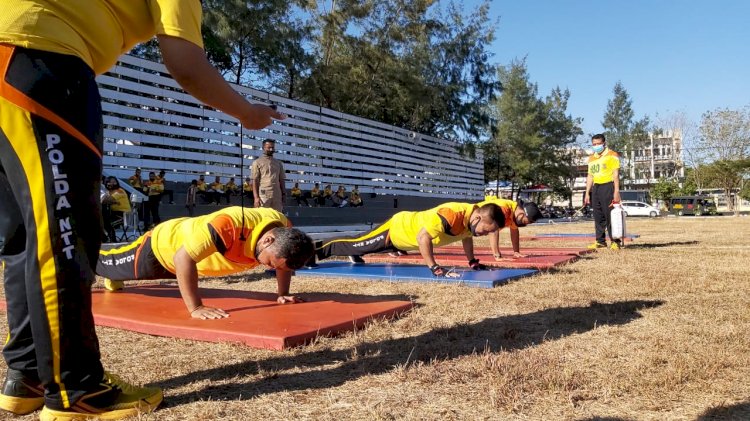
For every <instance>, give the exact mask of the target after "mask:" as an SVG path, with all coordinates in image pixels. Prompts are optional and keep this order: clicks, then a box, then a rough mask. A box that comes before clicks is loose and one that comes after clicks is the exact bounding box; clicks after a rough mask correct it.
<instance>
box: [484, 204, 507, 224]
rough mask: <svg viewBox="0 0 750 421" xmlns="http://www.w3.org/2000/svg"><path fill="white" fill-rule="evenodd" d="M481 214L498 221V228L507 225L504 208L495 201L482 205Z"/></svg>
mask: <svg viewBox="0 0 750 421" xmlns="http://www.w3.org/2000/svg"><path fill="white" fill-rule="evenodd" d="M479 215H481V216H482V217H485V216H489V217H490V218H492V220H493V221H495V222H496V223H497V227H498V228H502V227H504V226H505V214H504V213H503V209H502V208H501V207H500V206H498V205H496V204H494V203H488V204H486V205H484V206H482V207H480V208H479Z"/></svg>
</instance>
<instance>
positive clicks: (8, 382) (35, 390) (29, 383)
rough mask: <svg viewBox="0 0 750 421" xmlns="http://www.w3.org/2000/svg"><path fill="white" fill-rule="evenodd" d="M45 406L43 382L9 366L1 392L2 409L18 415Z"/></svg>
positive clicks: (0, 407)
mask: <svg viewBox="0 0 750 421" xmlns="http://www.w3.org/2000/svg"><path fill="white" fill-rule="evenodd" d="M42 406H44V388H43V387H42V383H41V382H40V381H39V380H37V379H36V376H35V377H34V378H32V377H30V376H24V374H23V373H22V372H20V371H18V370H13V369H12V368H9V369H8V371H7V373H6V375H5V384H4V385H3V391H2V393H0V409H3V410H5V411H8V412H12V413H14V414H16V415H25V414H30V413H32V412H34V411H36V410H37V409H39V408H41V407H42Z"/></svg>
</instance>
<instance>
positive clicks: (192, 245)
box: [96, 206, 314, 320]
mask: <svg viewBox="0 0 750 421" xmlns="http://www.w3.org/2000/svg"><path fill="white" fill-rule="evenodd" d="M289 225H290V224H289V221H288V220H287V219H286V217H285V216H284V215H282V214H281V213H279V212H276V211H275V210H273V209H252V208H241V207H239V206H232V207H228V208H225V209H222V210H220V211H217V212H214V213H211V214H208V215H204V216H198V217H195V218H176V219H170V220H169V221H167V222H163V223H161V224H159V225H157V226H156V228H154V230H153V231H149V232H147V233H146V234H144V235H143V236H141V237H140V238H138V239H137V240H135V241H133V242H132V243H130V244H127V245H124V246H122V245H119V246H106V247H105V248H103V249H102V250H101V251H100V252H99V263H98V264H97V267H96V273H97V274H98V275H100V276H102V277H104V278H105V280H104V286H105V288H107V289H108V290H110V291H117V290H119V289H122V288H123V286H124V285H123V282H122V281H126V280H149V279H175V278H176V279H177V285H178V286H179V288H180V294H181V295H182V299H183V300H184V301H185V307H187V311H188V313H190V316H191V317H193V318H196V319H203V320H206V319H220V318H223V317H229V314H228V313H227V312H225V311H224V310H222V309H220V308H214V307H208V306H205V305H203V301H202V300H201V297H200V295H199V294H198V276H225V275H231V274H234V273H238V272H243V271H246V270H248V269H252V268H254V267H256V266H258V265H259V264H263V265H265V266H268V267H269V268H271V269H275V270H276V282H277V292H278V300H277V301H278V302H279V303H280V304H284V303H296V302H299V299H297V298H296V297H294V296H291V295H289V284H290V282H291V281H292V271H293V270H295V269H299V268H300V267H302V266H303V265H304V264H305V262H306V261H307V260H308V259H310V257H312V255H313V251H314V246H313V241H312V239H310V237H308V236H307V235H306V234H305V233H303V232H302V231H300V230H298V229H294V228H289Z"/></svg>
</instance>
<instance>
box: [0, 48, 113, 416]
mask: <svg viewBox="0 0 750 421" xmlns="http://www.w3.org/2000/svg"><path fill="white" fill-rule="evenodd" d="M102 127H103V126H102V111H101V100H100V98H99V92H98V88H97V86H96V81H95V80H94V73H93V72H92V71H91V69H90V68H89V67H88V66H86V64H85V63H84V62H83V61H81V60H80V59H78V58H76V57H73V56H68V55H61V54H55V53H49V52H42V51H36V50H28V49H24V48H18V47H12V46H8V45H3V44H0V260H2V261H3V265H4V268H5V269H4V279H5V297H6V301H7V306H8V324H9V333H8V338H7V340H6V343H5V346H4V347H3V357H4V358H5V361H6V363H7V365H8V367H10V368H12V369H15V370H19V371H22V372H24V373H26V374H27V375H28V376H30V377H36V375H37V374H38V377H39V379H40V380H41V381H42V383H43V385H44V387H45V405H47V406H48V407H50V408H52V409H63V408H67V407H69V406H70V405H71V404H73V403H74V402H75V401H76V400H77V399H78V398H80V397H81V396H82V395H83V394H84V393H86V391H87V390H92V389H94V388H95V386H96V385H97V384H98V383H99V382H100V381H101V380H102V376H103V370H102V365H101V362H100V355H99V342H98V340H97V337H96V331H95V330H94V319H93V316H92V314H91V284H92V283H93V281H94V268H95V265H96V262H97V255H98V252H99V246H100V243H101V233H102V224H101V211H100V201H99V186H100V183H101V172H102V152H101V151H102V137H103V136H102Z"/></svg>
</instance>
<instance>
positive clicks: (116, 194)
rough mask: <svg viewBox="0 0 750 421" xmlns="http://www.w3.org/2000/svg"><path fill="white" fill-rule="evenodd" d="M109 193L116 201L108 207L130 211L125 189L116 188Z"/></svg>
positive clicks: (120, 210) (117, 210)
mask: <svg viewBox="0 0 750 421" xmlns="http://www.w3.org/2000/svg"><path fill="white" fill-rule="evenodd" d="M110 195H111V196H112V198H113V199H115V200H116V201H117V203H114V204H112V205H111V207H110V209H112V210H113V211H115V212H130V200H128V193H127V192H126V191H125V190H123V189H117V190H114V191H113V192H112V193H110Z"/></svg>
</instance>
